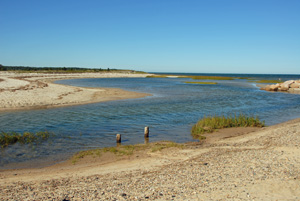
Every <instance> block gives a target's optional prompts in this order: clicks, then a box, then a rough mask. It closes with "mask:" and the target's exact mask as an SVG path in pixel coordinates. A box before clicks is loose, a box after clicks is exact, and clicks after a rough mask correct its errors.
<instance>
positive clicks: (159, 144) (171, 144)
mask: <svg viewBox="0 0 300 201" xmlns="http://www.w3.org/2000/svg"><path fill="white" fill-rule="evenodd" d="M171 147H176V148H180V149H182V148H184V145H183V144H178V143H175V142H169V141H162V142H156V143H153V145H152V146H151V151H152V152H156V151H161V150H163V149H167V148H171Z"/></svg>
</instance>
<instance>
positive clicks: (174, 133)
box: [0, 78, 300, 169]
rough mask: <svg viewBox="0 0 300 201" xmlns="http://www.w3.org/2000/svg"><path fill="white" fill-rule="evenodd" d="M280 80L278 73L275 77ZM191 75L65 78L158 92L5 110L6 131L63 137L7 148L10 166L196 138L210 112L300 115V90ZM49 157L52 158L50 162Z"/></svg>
mask: <svg viewBox="0 0 300 201" xmlns="http://www.w3.org/2000/svg"><path fill="white" fill-rule="evenodd" d="M273 79H274V78H273ZM187 80H189V79H188V78H176V79H171V78H154V79H151V78H105V79H78V80H64V81H58V83H62V84H69V85H76V86H84V87H115V88H123V89H127V90H132V91H140V92H145V93H151V94H153V96H151V97H145V98H141V99H134V100H120V101H112V102H104V103H96V104H89V105H80V106H72V107H65V108H54V109H47V110H46V109H44V110H32V111H19V112H6V113H0V128H1V130H2V131H16V132H24V131H31V132H36V131H45V130H47V131H53V132H54V133H55V134H56V135H57V137H55V138H54V139H52V140H51V141H50V142H45V143H43V144H41V145H38V146H30V145H19V144H16V145H13V146H10V147H8V148H6V149H5V150H2V151H1V158H0V166H1V168H2V169H4V168H14V167H29V165H28V163H22V162H28V161H29V162H30V165H32V166H34V167H36V166H41V164H49V163H53V161H60V160H64V159H66V158H67V157H69V156H71V155H72V154H73V153H75V152H77V151H80V150H85V149H92V148H98V147H107V146H115V135H116V134H117V133H121V134H122V143H123V144H135V143H144V133H143V132H144V127H145V126H150V142H151V141H158V140H172V141H175V142H187V141H192V140H193V139H192V137H191V136H190V129H191V127H192V125H193V124H194V123H196V122H197V120H198V119H199V118H201V117H203V116H204V115H214V114H216V115H218V114H224V115H227V114H233V113H244V114H253V115H258V116H259V117H260V119H262V120H265V121H266V124H267V125H272V124H276V123H280V122H283V121H287V120H290V119H293V118H297V117H300V113H299V111H300V95H295V94H285V93H270V92H265V91H260V90H259V89H258V88H257V87H255V86H254V85H253V83H250V82H247V80H229V81H217V82H218V83H219V84H218V85H197V84H185V83H184V81H187ZM45 162H47V163H45Z"/></svg>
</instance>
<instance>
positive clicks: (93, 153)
mask: <svg viewBox="0 0 300 201" xmlns="http://www.w3.org/2000/svg"><path fill="white" fill-rule="evenodd" d="M171 147H176V148H183V147H184V145H183V144H178V143H174V142H169V141H161V142H155V143H150V144H136V145H120V146H117V147H105V148H101V149H93V150H86V151H80V152H78V153H76V154H75V155H74V156H73V157H72V158H71V162H72V163H73V164H76V162H78V161H79V160H80V159H82V158H84V157H86V156H90V157H93V158H96V157H101V156H103V154H105V153H113V154H115V155H116V156H131V155H133V154H134V153H136V152H138V151H147V150H149V151H151V152H157V151H161V150H163V149H167V148H171Z"/></svg>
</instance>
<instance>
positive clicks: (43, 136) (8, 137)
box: [0, 131, 54, 148]
mask: <svg viewBox="0 0 300 201" xmlns="http://www.w3.org/2000/svg"><path fill="white" fill-rule="evenodd" d="M51 136H54V134H53V133H50V132H48V131H44V132H37V133H30V132H24V133H23V134H22V133H17V132H9V133H7V132H0V145H1V147H2V148H5V147H7V146H8V145H12V144H15V143H17V142H19V143H20V144H32V143H39V142H42V141H45V140H47V139H48V138H49V137H51Z"/></svg>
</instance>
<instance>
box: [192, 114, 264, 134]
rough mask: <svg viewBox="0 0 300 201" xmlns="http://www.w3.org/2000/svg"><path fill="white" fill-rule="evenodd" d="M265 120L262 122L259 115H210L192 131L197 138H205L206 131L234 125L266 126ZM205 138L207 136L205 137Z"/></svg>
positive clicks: (210, 131)
mask: <svg viewBox="0 0 300 201" xmlns="http://www.w3.org/2000/svg"><path fill="white" fill-rule="evenodd" d="M264 126H265V122H264V121H263V122H261V121H260V120H259V118H258V117H253V116H250V117H248V116H246V115H243V114H240V115H239V116H236V115H234V116H232V115H230V116H228V117H225V116H208V117H204V118H203V119H200V120H199V121H198V122H197V123H196V124H195V125H194V126H193V128H192V130H191V133H192V136H193V137H195V138H201V139H203V138H204V136H202V134H204V133H212V132H214V131H215V130H216V129H222V128H232V127H264ZM204 139H205V138H204Z"/></svg>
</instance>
